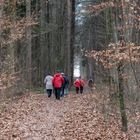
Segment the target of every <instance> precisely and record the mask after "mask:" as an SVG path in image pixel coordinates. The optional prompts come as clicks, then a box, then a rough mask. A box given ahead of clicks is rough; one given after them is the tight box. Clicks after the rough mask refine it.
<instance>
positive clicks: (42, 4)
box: [40, 0, 46, 83]
mask: <svg viewBox="0 0 140 140" xmlns="http://www.w3.org/2000/svg"><path fill="white" fill-rule="evenodd" d="M45 8H46V1H45V0H40V30H41V31H40V49H41V51H40V53H41V54H40V77H41V83H42V82H43V79H44V74H45V70H44V55H45V52H44V49H45V33H44V32H45V29H46V25H45Z"/></svg>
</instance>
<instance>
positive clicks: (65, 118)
mask: <svg viewBox="0 0 140 140" xmlns="http://www.w3.org/2000/svg"><path fill="white" fill-rule="evenodd" d="M101 104H102V101H101V100H100V96H99V94H98V93H94V94H89V93H87V94H82V95H81V94H77V95H76V94H75V93H71V94H69V95H67V96H65V97H64V98H62V99H61V100H60V101H59V100H55V98H54V96H53V97H51V98H48V97H47V96H46V95H45V94H35V93H30V94H26V95H24V96H22V97H20V99H17V100H14V101H10V102H9V103H8V104H5V106H4V108H3V109H2V110H1V114H0V140H139V139H140V133H139V130H138V126H137V127H136V125H135V124H134V121H135V122H136V121H137V122H138V121H139V119H140V114H137V115H136V114H135V115H133V114H132V116H129V130H128V132H127V133H124V132H122V131H121V128H120V126H121V125H120V119H118V118H117V117H116V115H113V114H111V115H110V117H109V118H108V119H106V117H105V115H104V114H103V113H101V111H100V109H99V107H100V106H101Z"/></svg>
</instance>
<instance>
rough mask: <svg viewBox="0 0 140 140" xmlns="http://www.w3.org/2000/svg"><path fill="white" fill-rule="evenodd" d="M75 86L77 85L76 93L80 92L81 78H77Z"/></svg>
mask: <svg viewBox="0 0 140 140" xmlns="http://www.w3.org/2000/svg"><path fill="white" fill-rule="evenodd" d="M74 86H75V89H76V93H77V94H78V93H79V89H80V80H79V79H76V80H75V81H74Z"/></svg>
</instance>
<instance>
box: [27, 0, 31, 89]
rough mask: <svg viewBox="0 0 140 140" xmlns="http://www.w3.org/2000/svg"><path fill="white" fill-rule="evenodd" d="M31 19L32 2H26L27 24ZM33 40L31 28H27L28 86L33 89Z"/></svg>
mask: <svg viewBox="0 0 140 140" xmlns="http://www.w3.org/2000/svg"><path fill="white" fill-rule="evenodd" d="M30 18H31V0H26V19H27V22H28V21H29V19H30ZM31 41H32V39H31V27H30V26H29V27H27V28H26V47H27V57H26V58H27V60H26V70H27V78H26V80H27V85H28V88H31V85H32V42H31Z"/></svg>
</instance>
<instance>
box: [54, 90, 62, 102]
mask: <svg viewBox="0 0 140 140" xmlns="http://www.w3.org/2000/svg"><path fill="white" fill-rule="evenodd" d="M60 92H61V88H54V93H55V98H56V99H57V100H60Z"/></svg>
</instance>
